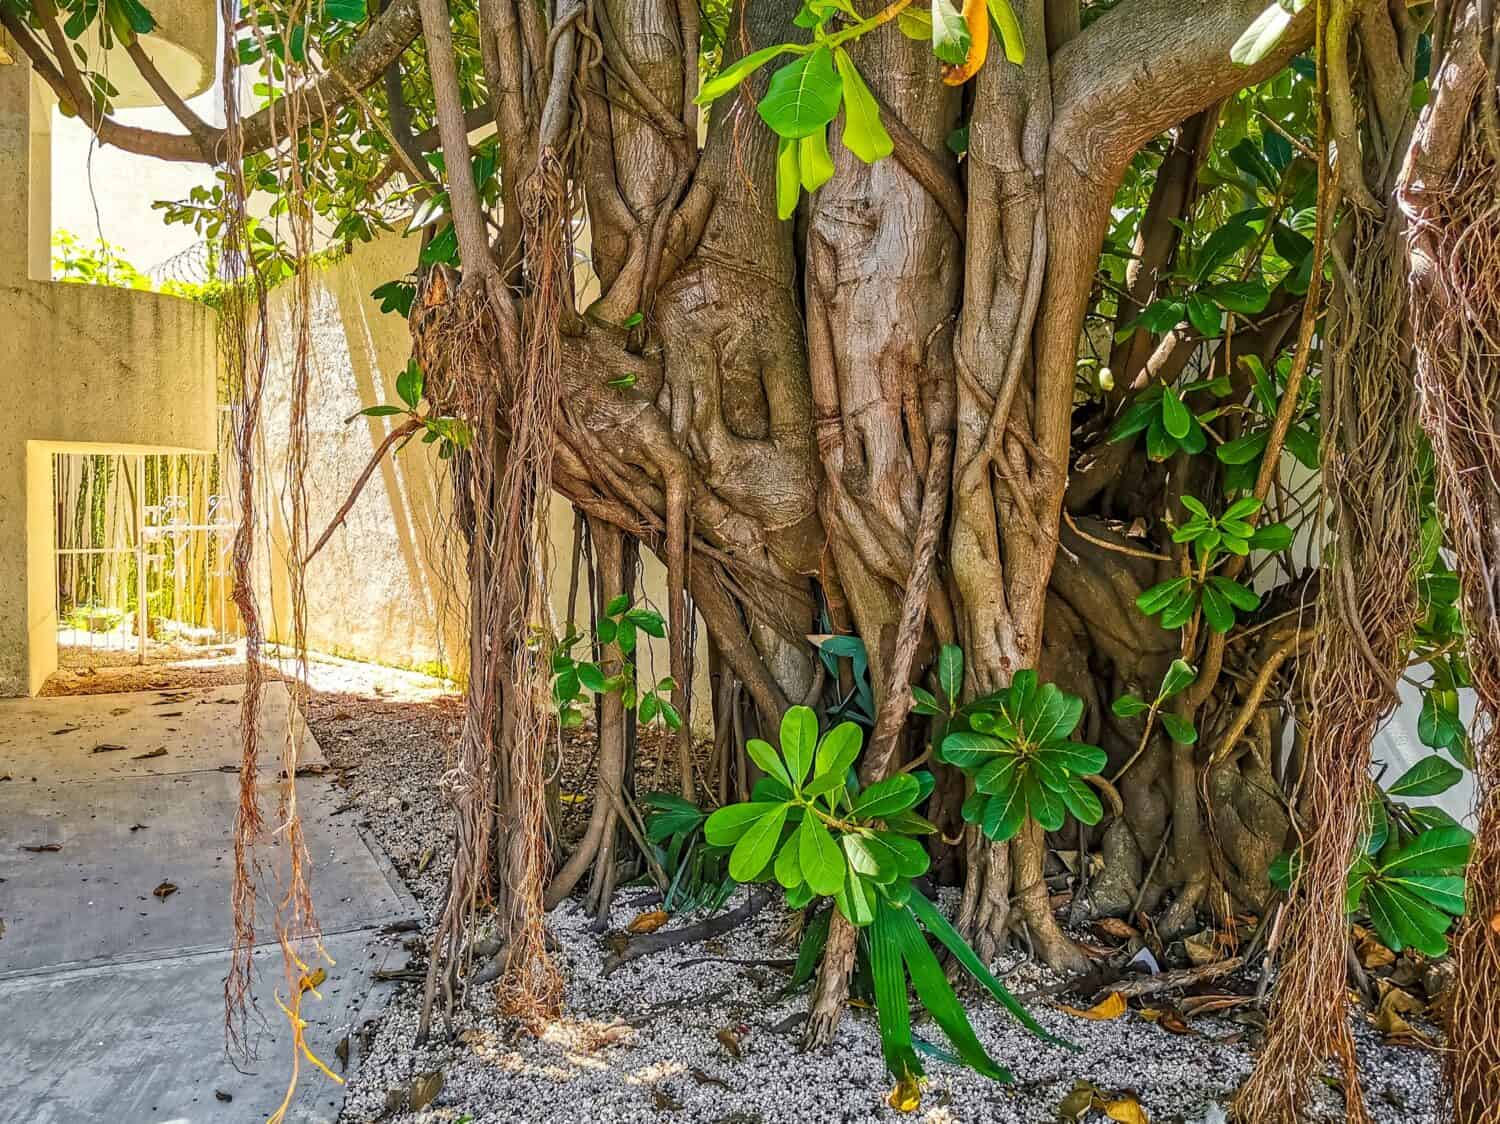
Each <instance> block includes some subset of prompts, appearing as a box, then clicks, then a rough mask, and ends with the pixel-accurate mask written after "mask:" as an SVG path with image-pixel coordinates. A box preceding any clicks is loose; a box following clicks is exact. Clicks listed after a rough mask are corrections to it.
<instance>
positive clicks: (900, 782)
mask: <svg viewBox="0 0 1500 1124" xmlns="http://www.w3.org/2000/svg"><path fill="white" fill-rule="evenodd" d="M921 796H922V786H921V784H920V783H919V782H918V781H917V778H916V777H914V776H912V775H911V774H910V773H897V774H895V775H894V776H890V777H887V778H886V779H885V780H883V781H876V782H875V783H874V784H872V785H871V786H870V787H869V788H867V789H865V790H864V791H863V792H861V793H860V794H859V799H857V800H856V801H855V802H854V814H855V816H856V817H858V818H859V819H861V820H873V819H881V818H883V817H885V816H890V815H895V814H896V813H897V812H904V811H906V810H907V809H908V808H910V807H911V806H912V805H914V804H915V803H916V802H917V801H918V800H919V799H921Z"/></svg>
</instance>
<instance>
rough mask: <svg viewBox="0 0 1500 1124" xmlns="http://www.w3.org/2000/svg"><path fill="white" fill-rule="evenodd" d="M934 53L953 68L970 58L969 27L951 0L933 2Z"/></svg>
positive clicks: (934, 0) (939, 59) (933, 0)
mask: <svg viewBox="0 0 1500 1124" xmlns="http://www.w3.org/2000/svg"><path fill="white" fill-rule="evenodd" d="M932 53H933V54H934V55H936V56H937V57H938V61H940V62H946V63H950V64H952V65H953V66H958V65H959V64H961V63H963V62H964V61H965V60H967V59H968V57H969V25H968V24H967V23H965V22H964V17H963V16H962V15H961V14H960V13H959V10H958V9H957V8H956V7H954V6H953V4H952V3H951V0H932Z"/></svg>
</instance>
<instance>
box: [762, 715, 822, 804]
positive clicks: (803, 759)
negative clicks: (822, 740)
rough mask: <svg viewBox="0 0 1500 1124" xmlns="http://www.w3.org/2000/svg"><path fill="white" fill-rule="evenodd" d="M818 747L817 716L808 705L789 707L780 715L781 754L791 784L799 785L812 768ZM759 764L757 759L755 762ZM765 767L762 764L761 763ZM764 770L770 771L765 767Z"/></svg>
mask: <svg viewBox="0 0 1500 1124" xmlns="http://www.w3.org/2000/svg"><path fill="white" fill-rule="evenodd" d="M817 748H818V716H817V714H816V713H815V712H814V711H813V709H812V707H809V706H794V707H789V708H788V709H787V712H786V713H785V714H784V715H782V717H781V755H782V756H783V757H785V758H786V764H787V769H788V770H789V771H790V773H791V779H792V784H793V785H794V786H796V785H800V784H801V783H802V782H803V781H805V780H806V779H807V772H808V770H809V769H811V768H812V764H813V756H814V754H815V753H816V752H817ZM756 764H757V765H759V764H760V762H759V761H757V762H756ZM761 768H762V769H765V766H764V765H761ZM766 772H768V773H769V772H770V770H769V769H766Z"/></svg>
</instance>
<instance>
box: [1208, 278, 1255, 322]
mask: <svg viewBox="0 0 1500 1124" xmlns="http://www.w3.org/2000/svg"><path fill="white" fill-rule="evenodd" d="M1203 295H1204V296H1205V297H1207V298H1208V299H1209V300H1211V301H1213V302H1214V303H1215V304H1217V305H1219V306H1220V307H1221V308H1227V309H1229V311H1230V312H1238V313H1240V314H1241V315H1243V316H1255V315H1258V314H1259V313H1262V312H1264V311H1265V310H1266V304H1267V303H1268V302H1269V301H1270V299H1271V293H1270V291H1269V290H1268V289H1267V288H1266V287H1265V286H1264V285H1263V284H1261V283H1260V282H1259V281H1221V282H1219V284H1217V285H1210V286H1209V287H1208V288H1207V289H1204V290H1203Z"/></svg>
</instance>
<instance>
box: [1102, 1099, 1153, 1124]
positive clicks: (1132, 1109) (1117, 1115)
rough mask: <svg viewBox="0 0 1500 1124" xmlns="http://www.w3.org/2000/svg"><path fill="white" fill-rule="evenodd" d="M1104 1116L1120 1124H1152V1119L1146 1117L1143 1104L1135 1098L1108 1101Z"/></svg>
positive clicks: (1105, 1105)
mask: <svg viewBox="0 0 1500 1124" xmlns="http://www.w3.org/2000/svg"><path fill="white" fill-rule="evenodd" d="M1104 1115H1105V1116H1107V1117H1109V1118H1110V1119H1111V1120H1118V1121H1120V1124H1151V1117H1149V1116H1147V1115H1146V1110H1145V1109H1144V1108H1142V1107H1141V1102H1140V1101H1138V1100H1136V1099H1135V1098H1134V1097H1121V1098H1120V1099H1119V1100H1115V1101H1106V1102H1105V1104H1104Z"/></svg>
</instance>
